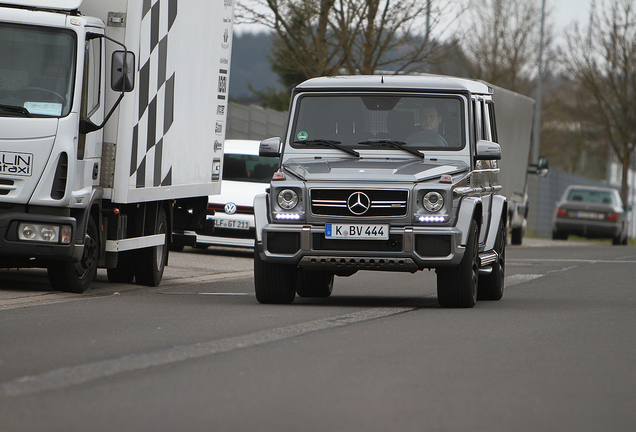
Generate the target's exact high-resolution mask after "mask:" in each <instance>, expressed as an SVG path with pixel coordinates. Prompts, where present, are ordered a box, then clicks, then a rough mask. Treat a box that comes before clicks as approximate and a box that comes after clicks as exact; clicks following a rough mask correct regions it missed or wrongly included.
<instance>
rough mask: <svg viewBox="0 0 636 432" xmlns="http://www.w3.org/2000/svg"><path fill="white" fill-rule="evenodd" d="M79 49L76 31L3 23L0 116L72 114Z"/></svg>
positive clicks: (0, 32) (1, 35)
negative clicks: (77, 52)
mask: <svg viewBox="0 0 636 432" xmlns="http://www.w3.org/2000/svg"><path fill="white" fill-rule="evenodd" d="M75 46H76V43H75V33H73V32H72V31H68V30H59V29H47V28H43V27H36V26H26V25H12V24H0V59H2V60H1V61H0V116H33V117H40V116H47V117H64V116H66V115H68V113H69V112H70V110H71V100H72V96H73V94H72V93H73V78H74V70H75V56H76V55H75V53H76V49H75Z"/></svg>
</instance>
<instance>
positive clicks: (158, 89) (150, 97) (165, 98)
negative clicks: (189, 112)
mask: <svg viewBox="0 0 636 432" xmlns="http://www.w3.org/2000/svg"><path fill="white" fill-rule="evenodd" d="M142 15H143V18H142V22H141V38H140V48H139V65H140V69H139V81H138V86H139V100H138V113H137V114H138V118H137V123H136V125H135V127H134V129H133V146H132V158H131V166H130V176H131V177H132V178H133V181H134V184H135V185H136V187H138V188H144V187H151V186H152V187H157V186H170V185H171V184H172V167H171V166H170V167H166V168H164V167H163V166H162V157H163V140H164V137H165V135H166V133H167V132H168V131H169V130H170V127H171V126H172V121H173V119H174V84H175V73H174V70H172V71H171V70H168V48H169V42H170V40H169V36H170V30H171V29H172V26H173V24H174V22H175V19H176V18H177V0H144V2H143V14H142Z"/></svg>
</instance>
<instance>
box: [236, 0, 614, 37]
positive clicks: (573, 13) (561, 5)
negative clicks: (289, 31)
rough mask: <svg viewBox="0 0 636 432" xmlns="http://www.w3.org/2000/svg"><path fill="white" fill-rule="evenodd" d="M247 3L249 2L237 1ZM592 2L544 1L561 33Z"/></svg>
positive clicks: (584, 14) (252, 26)
mask: <svg viewBox="0 0 636 432" xmlns="http://www.w3.org/2000/svg"><path fill="white" fill-rule="evenodd" d="M239 1H244V2H245V3H249V2H250V0H239ZM526 1H536V2H537V4H538V5H539V6H541V0H526ZM611 1H613V0H596V2H597V4H603V3H607V2H611ZM591 5H592V0H546V9H548V10H552V11H553V13H552V17H551V20H552V22H553V23H554V25H555V27H556V28H555V31H557V32H561V31H563V30H564V29H565V28H567V27H569V26H570V25H571V24H572V23H573V22H574V21H575V20H577V21H578V22H579V23H581V24H583V25H585V24H586V23H587V20H588V17H589V13H590V7H591ZM235 29H236V30H237V31H239V32H243V31H250V32H257V31H259V30H260V31H263V30H267V28H266V27H263V26H260V25H255V24H250V25H246V24H243V25H237V26H235Z"/></svg>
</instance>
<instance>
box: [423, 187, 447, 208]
mask: <svg viewBox="0 0 636 432" xmlns="http://www.w3.org/2000/svg"><path fill="white" fill-rule="evenodd" d="M422 204H423V205H424V208H425V209H426V210H428V211H430V212H438V211H440V210H441V209H442V207H444V197H443V196H442V194H440V193H439V192H435V191H431V192H428V193H427V194H426V195H424V198H423V199H422Z"/></svg>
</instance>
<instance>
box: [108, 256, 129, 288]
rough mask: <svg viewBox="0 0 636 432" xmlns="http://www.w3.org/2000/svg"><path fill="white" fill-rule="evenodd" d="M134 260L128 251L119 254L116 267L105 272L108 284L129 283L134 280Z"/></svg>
mask: <svg viewBox="0 0 636 432" xmlns="http://www.w3.org/2000/svg"><path fill="white" fill-rule="evenodd" d="M134 260H135V256H134V254H133V253H131V252H130V251H126V252H119V256H118V257H117V267H115V268H109V269H108V270H106V274H107V275H108V282H115V283H131V282H132V280H133V279H134V278H135V268H134V267H133V262H134Z"/></svg>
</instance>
